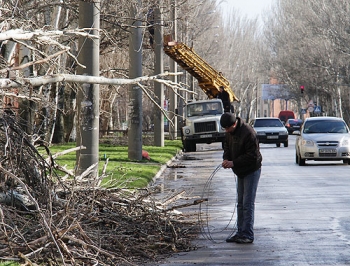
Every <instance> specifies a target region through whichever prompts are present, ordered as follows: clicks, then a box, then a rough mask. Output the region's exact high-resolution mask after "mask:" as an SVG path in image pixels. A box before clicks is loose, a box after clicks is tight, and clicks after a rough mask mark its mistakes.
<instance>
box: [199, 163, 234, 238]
mask: <svg viewBox="0 0 350 266" xmlns="http://www.w3.org/2000/svg"><path fill="white" fill-rule="evenodd" d="M221 168H222V165H221V164H220V165H218V166H217V167H216V168H215V170H214V171H213V172H212V173H211V175H210V176H209V178H208V180H207V181H206V183H205V185H204V188H203V193H202V196H201V199H202V201H201V202H203V203H205V204H206V210H205V212H204V213H205V215H206V216H205V217H204V218H203V217H202V203H200V204H199V212H198V221H199V225H200V230H201V233H202V235H203V236H204V237H205V238H206V239H208V240H211V241H213V242H217V241H215V240H214V239H213V237H212V230H210V225H209V220H210V217H209V216H210V215H209V207H210V192H211V184H212V181H213V178H214V177H215V176H216V174H217V172H218V171H219V170H220V169H221ZM234 177H235V181H236V184H237V180H236V175H234ZM236 193H237V189H236ZM236 204H237V195H236ZM236 204H235V206H234V211H233V213H232V216H231V218H230V220H229V222H228V224H227V225H226V226H225V227H224V228H223V229H222V230H220V231H219V232H218V233H221V232H223V231H225V230H226V229H227V228H229V226H230V224H231V222H232V220H233V217H234V214H235V212H236V209H237V205H236ZM236 228H237V222H235V224H234V226H233V229H232V232H231V233H230V235H229V236H228V237H230V236H232V235H233V234H234V233H235V231H236Z"/></svg>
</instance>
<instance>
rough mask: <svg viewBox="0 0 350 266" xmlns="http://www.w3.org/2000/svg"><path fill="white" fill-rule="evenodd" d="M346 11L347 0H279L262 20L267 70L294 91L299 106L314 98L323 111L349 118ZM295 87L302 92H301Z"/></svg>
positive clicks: (347, 12) (348, 25)
mask: <svg viewBox="0 0 350 266" xmlns="http://www.w3.org/2000/svg"><path fill="white" fill-rule="evenodd" d="M349 12H350V4H349V2H348V1H346V0H340V1H337V2H336V3H335V2H333V1H330V0H310V1H291V0H283V1H278V2H277V3H276V5H275V6H274V8H273V10H272V11H271V13H270V14H269V16H267V18H266V21H265V26H266V27H265V31H264V38H265V39H264V43H265V44H266V46H267V47H268V49H269V50H270V60H268V61H267V62H268V65H269V68H270V69H271V70H272V71H273V74H274V75H275V76H276V77H277V78H278V79H279V80H280V81H281V82H284V83H286V84H289V85H290V88H291V89H292V90H294V91H295V92H298V94H299V97H297V98H296V100H297V101H298V103H299V106H301V107H305V105H306V103H307V102H308V101H310V100H313V101H314V102H316V103H317V105H319V106H321V107H322V111H323V112H324V114H325V115H333V116H338V117H343V118H344V119H345V120H346V121H347V122H350V113H349V111H350V90H349V74H350V73H349V63H348V60H349V54H350V53H349V52H350V49H349V48H350V46H349V36H350V35H349V33H350V31H349V29H350V22H349V19H348V17H349ZM300 86H304V87H305V92H304V94H303V95H300V90H299V88H300Z"/></svg>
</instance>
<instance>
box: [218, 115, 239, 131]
mask: <svg viewBox="0 0 350 266" xmlns="http://www.w3.org/2000/svg"><path fill="white" fill-rule="evenodd" d="M235 122H236V116H235V115H234V114H232V113H224V114H223V115H222V116H221V118H220V125H221V127H223V128H227V127H230V126H232V125H233V124H234V123H235Z"/></svg>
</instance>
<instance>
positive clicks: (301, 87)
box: [300, 85, 304, 93]
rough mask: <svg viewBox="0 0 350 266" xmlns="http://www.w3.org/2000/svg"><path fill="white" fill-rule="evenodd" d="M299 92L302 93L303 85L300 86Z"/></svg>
mask: <svg viewBox="0 0 350 266" xmlns="http://www.w3.org/2000/svg"><path fill="white" fill-rule="evenodd" d="M300 92H301V93H304V85H301V86H300Z"/></svg>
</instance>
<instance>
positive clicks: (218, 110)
mask: <svg viewBox="0 0 350 266" xmlns="http://www.w3.org/2000/svg"><path fill="white" fill-rule="evenodd" d="M218 114H220V115H221V114H223V110H222V105H221V104H220V103H219V102H213V103H211V102H206V103H193V104H189V105H187V116H188V117H191V116H203V115H218Z"/></svg>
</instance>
